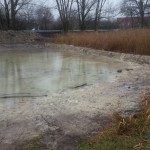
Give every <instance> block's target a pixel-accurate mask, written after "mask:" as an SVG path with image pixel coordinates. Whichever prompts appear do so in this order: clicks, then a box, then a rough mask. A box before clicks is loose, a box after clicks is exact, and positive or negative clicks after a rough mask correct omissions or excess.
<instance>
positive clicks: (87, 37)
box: [53, 29, 150, 55]
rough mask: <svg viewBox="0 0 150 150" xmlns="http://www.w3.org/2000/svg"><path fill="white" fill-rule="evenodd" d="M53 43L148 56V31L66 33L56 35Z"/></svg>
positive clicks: (149, 40) (149, 51)
mask: <svg viewBox="0 0 150 150" xmlns="http://www.w3.org/2000/svg"><path fill="white" fill-rule="evenodd" d="M53 42H55V43H60V44H69V45H75V46H82V47H89V48H94V49H104V50H108V51H116V52H123V53H133V54H142V55H150V29H132V30H121V31H111V32H80V33H68V34H64V35H57V36H56V37H55V38H54V40H53Z"/></svg>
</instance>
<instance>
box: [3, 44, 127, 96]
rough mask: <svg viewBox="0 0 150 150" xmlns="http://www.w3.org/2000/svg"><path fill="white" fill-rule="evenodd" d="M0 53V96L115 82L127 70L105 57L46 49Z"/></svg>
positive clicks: (26, 48) (27, 94) (9, 50)
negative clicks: (121, 70) (120, 70)
mask: <svg viewBox="0 0 150 150" xmlns="http://www.w3.org/2000/svg"><path fill="white" fill-rule="evenodd" d="M4 49H5V50H4V51H3V52H0V97H3V96H43V95H49V94H50V93H51V92H56V91H62V90H66V89H72V88H75V87H78V86H82V85H90V84H94V83H98V84H101V85H103V84H104V83H106V82H107V83H108V82H109V83H110V82H115V79H116V75H117V74H118V73H117V70H118V69H120V68H122V67H126V65H125V64H122V63H120V61H117V60H113V59H111V58H108V57H104V56H101V57H100V56H99V57H94V56H88V55H84V56H83V55H81V54H73V53H69V52H68V53H66V52H62V51H58V50H54V49H53V50H51V49H49V48H42V49H40V50H39V48H38V50H36V48H35V47H34V48H29V47H24V48H20V47H15V46H13V47H12V46H10V47H5V48H4Z"/></svg>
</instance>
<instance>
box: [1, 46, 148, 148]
mask: <svg viewBox="0 0 150 150" xmlns="http://www.w3.org/2000/svg"><path fill="white" fill-rule="evenodd" d="M46 46H47V47H49V49H51V50H53V49H54V48H55V49H57V50H62V49H63V50H66V51H67V50H70V51H72V53H76V52H77V51H76V50H77V49H78V52H79V53H80V54H81V55H82V54H83V55H84V54H87V55H91V53H92V50H91V49H89V50H88V49H86V48H75V47H73V46H63V45H55V44H46ZM93 54H94V55H95V57H99V55H104V56H106V57H109V58H112V59H117V60H118V61H119V62H120V63H122V62H124V63H126V64H127V65H128V68H126V69H122V68H120V70H116V71H118V75H117V76H116V78H115V80H114V81H113V82H110V83H107V81H106V83H105V84H103V85H101V84H99V83H96V84H93V85H90V86H84V87H81V88H80V87H79V88H76V89H68V90H65V91H60V92H57V93H53V94H51V95H50V96H48V97H42V98H41V97H40V98H39V97H34V98H25V97H23V98H9V99H7V98H1V99H0V101H1V102H2V101H3V103H0V114H1V117H0V150H7V149H8V150H13V149H17V148H16V146H17V144H18V143H22V142H24V141H26V140H30V139H32V138H37V137H39V135H41V134H44V137H43V138H42V139H41V141H40V142H41V143H42V145H43V149H44V148H45V149H46V148H48V149H50V150H66V149H68V150H70V149H72V148H73V147H74V146H76V145H77V144H78V143H79V142H80V141H81V140H82V139H84V138H85V137H88V136H89V135H91V134H94V133H95V132H96V131H97V130H99V129H101V128H102V127H104V126H105V125H106V124H107V123H109V122H110V121H111V119H110V118H111V115H112V113H113V112H114V111H115V112H119V113H121V114H122V115H125V114H129V113H134V112H135V111H138V109H139V106H138V104H139V102H140V100H141V97H143V96H144V95H145V94H146V93H148V92H150V65H149V60H150V59H149V57H146V56H143V57H140V56H134V55H125V54H119V53H111V52H105V51H102V52H100V51H94V50H93ZM138 62H139V63H138ZM12 102H13V104H12Z"/></svg>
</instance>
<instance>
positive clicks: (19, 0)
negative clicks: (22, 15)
mask: <svg viewBox="0 0 150 150" xmlns="http://www.w3.org/2000/svg"><path fill="white" fill-rule="evenodd" d="M31 1H32V0H3V2H1V4H2V5H3V7H4V9H5V17H6V22H7V28H8V29H9V28H12V29H14V28H15V19H16V15H17V14H18V13H19V11H21V10H22V9H23V7H24V6H26V5H27V4H29V3H30V2H31Z"/></svg>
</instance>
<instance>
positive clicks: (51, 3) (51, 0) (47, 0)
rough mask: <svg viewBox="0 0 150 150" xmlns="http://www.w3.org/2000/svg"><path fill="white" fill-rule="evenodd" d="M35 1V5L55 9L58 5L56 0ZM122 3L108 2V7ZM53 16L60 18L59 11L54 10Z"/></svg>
mask: <svg viewBox="0 0 150 150" xmlns="http://www.w3.org/2000/svg"><path fill="white" fill-rule="evenodd" d="M33 1H35V3H37V4H42V5H45V6H49V7H54V6H55V5H56V3H55V0H33ZM121 1H122V0H108V2H107V4H106V6H108V5H113V6H115V7H119V4H120V2H121ZM53 14H54V15H55V17H57V16H58V12H57V10H55V9H53Z"/></svg>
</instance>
